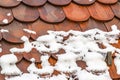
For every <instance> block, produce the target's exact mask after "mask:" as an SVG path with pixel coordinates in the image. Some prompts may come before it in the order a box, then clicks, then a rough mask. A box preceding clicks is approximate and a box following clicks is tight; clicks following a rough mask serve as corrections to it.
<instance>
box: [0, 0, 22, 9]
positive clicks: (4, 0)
mask: <svg viewBox="0 0 120 80" xmlns="http://www.w3.org/2000/svg"><path fill="white" fill-rule="evenodd" d="M20 3H21V1H17V0H0V6H2V7H8V8H9V7H15V6H17V5H19V4H20Z"/></svg>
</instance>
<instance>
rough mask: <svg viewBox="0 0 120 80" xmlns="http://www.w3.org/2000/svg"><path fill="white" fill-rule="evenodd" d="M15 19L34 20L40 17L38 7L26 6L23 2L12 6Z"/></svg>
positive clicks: (22, 20)
mask: <svg viewBox="0 0 120 80" xmlns="http://www.w3.org/2000/svg"><path fill="white" fill-rule="evenodd" d="M12 12H13V15H14V17H15V19H17V20H19V21H21V22H33V21H35V20H36V19H38V18H39V12H38V10H37V8H32V7H29V6H25V5H23V4H21V5H19V6H17V7H15V8H12Z"/></svg>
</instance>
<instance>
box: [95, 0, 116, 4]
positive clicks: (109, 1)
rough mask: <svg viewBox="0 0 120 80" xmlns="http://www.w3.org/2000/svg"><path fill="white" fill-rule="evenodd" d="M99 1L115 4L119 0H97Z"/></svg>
mask: <svg viewBox="0 0 120 80" xmlns="http://www.w3.org/2000/svg"><path fill="white" fill-rule="evenodd" d="M97 1H98V2H100V3H103V4H114V3H116V2H117V1H118V0H97Z"/></svg>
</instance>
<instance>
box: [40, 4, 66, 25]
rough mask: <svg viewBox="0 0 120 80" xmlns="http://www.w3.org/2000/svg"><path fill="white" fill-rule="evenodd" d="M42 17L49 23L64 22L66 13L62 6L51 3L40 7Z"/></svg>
mask: <svg viewBox="0 0 120 80" xmlns="http://www.w3.org/2000/svg"><path fill="white" fill-rule="evenodd" d="M38 10H39V13H40V18H41V19H42V20H44V21H46V22H49V23H57V22H62V21H63V20H64V19H65V14H64V12H63V10H62V8H60V7H56V6H53V5H51V4H45V5H44V6H43V7H40V8H39V9H38Z"/></svg>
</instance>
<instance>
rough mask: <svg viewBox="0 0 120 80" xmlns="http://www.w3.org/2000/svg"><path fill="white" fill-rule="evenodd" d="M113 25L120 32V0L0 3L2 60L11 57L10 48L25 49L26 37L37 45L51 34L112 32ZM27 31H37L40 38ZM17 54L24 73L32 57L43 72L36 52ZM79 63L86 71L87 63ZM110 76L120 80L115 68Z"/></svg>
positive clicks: (16, 0)
mask: <svg viewBox="0 0 120 80" xmlns="http://www.w3.org/2000/svg"><path fill="white" fill-rule="evenodd" d="M112 25H117V26H118V28H119V29H120V0H0V44H1V45H2V46H0V47H2V50H3V51H2V52H1V53H0V56H2V55H4V54H10V48H13V47H18V48H23V47H24V46H23V41H22V40H21V37H22V36H27V37H28V38H29V39H30V40H31V41H34V40H36V39H37V38H38V37H39V36H41V35H44V34H47V31H48V30H56V31H60V30H62V31H68V30H80V31H85V30H89V29H93V28H99V29H101V30H104V31H111V28H110V26H112ZM24 29H28V30H31V31H35V32H36V34H32V33H28V32H26V31H25V30H24ZM2 31H3V32H2ZM4 31H5V32H4ZM119 44H120V43H119ZM115 46H119V45H115ZM15 54H16V55H17V58H18V59H19V62H18V63H17V66H18V67H19V68H20V70H21V71H23V72H27V67H28V66H29V65H30V63H31V61H30V59H31V58H32V57H33V58H35V59H36V61H35V62H36V63H35V64H36V66H37V67H38V68H41V63H40V62H41V61H40V57H39V56H40V54H39V52H38V51H36V50H34V49H33V50H32V51H31V52H29V53H18V54H17V53H15ZM19 54H20V55H19ZM49 55H51V54H50V53H49ZM56 60H57V57H56V55H51V57H50V59H49V61H50V62H51V65H54V64H55V62H56ZM52 61H53V63H52ZM77 63H78V65H79V66H81V67H82V68H85V67H86V64H85V62H83V61H77ZM23 65H24V66H23ZM110 73H111V77H112V78H114V79H117V78H120V75H117V74H116V69H115V66H114V64H113V65H112V66H111V67H110ZM0 80H4V75H1V74H0Z"/></svg>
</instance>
